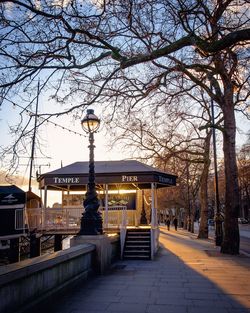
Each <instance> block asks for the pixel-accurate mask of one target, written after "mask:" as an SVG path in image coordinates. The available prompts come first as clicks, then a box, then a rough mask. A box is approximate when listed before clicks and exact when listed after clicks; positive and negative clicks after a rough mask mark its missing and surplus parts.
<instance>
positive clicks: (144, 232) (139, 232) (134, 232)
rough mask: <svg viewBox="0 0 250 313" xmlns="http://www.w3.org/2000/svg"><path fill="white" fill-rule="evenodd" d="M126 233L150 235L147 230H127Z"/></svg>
mask: <svg viewBox="0 0 250 313" xmlns="http://www.w3.org/2000/svg"><path fill="white" fill-rule="evenodd" d="M127 234H136V235H138V234H145V235H150V232H149V231H127Z"/></svg>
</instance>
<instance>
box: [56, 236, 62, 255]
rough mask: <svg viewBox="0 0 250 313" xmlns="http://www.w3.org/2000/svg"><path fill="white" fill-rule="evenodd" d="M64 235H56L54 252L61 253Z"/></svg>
mask: <svg viewBox="0 0 250 313" xmlns="http://www.w3.org/2000/svg"><path fill="white" fill-rule="evenodd" d="M62 240H63V238H62V235H61V234H56V235H55V241H54V251H55V252H56V251H61V250H62Z"/></svg>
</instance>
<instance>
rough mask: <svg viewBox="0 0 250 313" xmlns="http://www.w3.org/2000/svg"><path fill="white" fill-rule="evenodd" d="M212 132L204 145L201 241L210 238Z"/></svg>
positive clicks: (201, 187) (199, 235)
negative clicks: (208, 183) (210, 153)
mask: <svg viewBox="0 0 250 313" xmlns="http://www.w3.org/2000/svg"><path fill="white" fill-rule="evenodd" d="M211 135H212V132H211V131H210V132H209V133H208V135H207V137H206V139H205V145H204V167H203V171H202V174H201V185H200V205H201V211H200V216H201V220H200V226H199V233H198V238H200V239H207V238H208V225H207V220H208V200H207V199H208V193H207V181H208V174H209V166H210V158H209V152H210V141H211Z"/></svg>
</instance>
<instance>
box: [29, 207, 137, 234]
mask: <svg viewBox="0 0 250 313" xmlns="http://www.w3.org/2000/svg"><path fill="white" fill-rule="evenodd" d="M126 209H127V207H126V206H109V208H108V210H105V208H104V207H100V208H99V211H100V212H101V213H102V218H103V221H104V228H106V229H109V228H111V229H114V228H117V229H122V228H126V226H127V225H129V226H134V225H135V224H136V216H135V210H133V211H132V210H131V211H127V210H126ZM82 213H83V208H82V207H75V206H74V207H71V206H65V207H63V208H46V209H37V208H35V209H30V208H29V209H27V217H28V221H29V225H30V227H31V228H37V229H46V230H51V229H56V230H60V229H79V227H80V222H81V217H82Z"/></svg>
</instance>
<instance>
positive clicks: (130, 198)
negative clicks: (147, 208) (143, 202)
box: [99, 193, 136, 210]
mask: <svg viewBox="0 0 250 313" xmlns="http://www.w3.org/2000/svg"><path fill="white" fill-rule="evenodd" d="M99 199H100V202H101V206H103V207H105V196H104V195H100V197H99ZM116 206H126V207H127V210H136V194H135V193H121V194H109V195H108V207H109V210H112V207H114V209H115V207H116Z"/></svg>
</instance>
